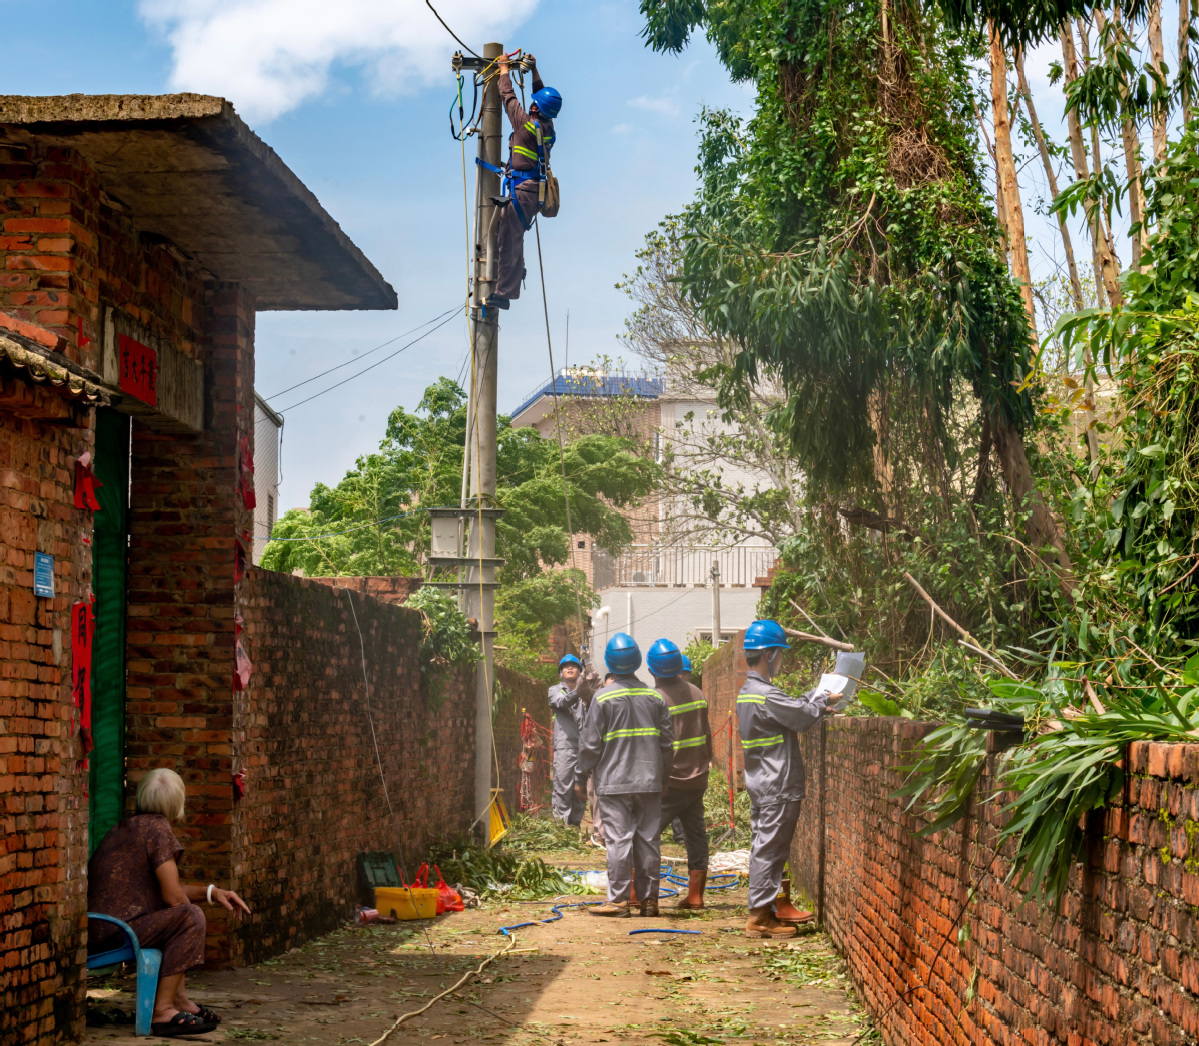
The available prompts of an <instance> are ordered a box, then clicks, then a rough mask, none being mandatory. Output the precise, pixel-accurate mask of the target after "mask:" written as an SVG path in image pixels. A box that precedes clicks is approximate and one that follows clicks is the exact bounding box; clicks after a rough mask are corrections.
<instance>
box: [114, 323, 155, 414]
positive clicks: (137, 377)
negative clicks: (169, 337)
mask: <svg viewBox="0 0 1199 1046" xmlns="http://www.w3.org/2000/svg"><path fill="white" fill-rule="evenodd" d="M117 345H118V352H119V357H120V386H121V391H122V392H127V393H129V395H131V396H136V397H137V398H138V399H139V400H141V401H142V402H143V403H148V404H150V406H151V407H156V406H158V353H157V352H155V351H154V349H152V348H151V347H150V346H149V345H143V344H142V343H141V342H140V341H135V340H134V339H133V338H131V337H129V335H128V334H120V335H118V336H117Z"/></svg>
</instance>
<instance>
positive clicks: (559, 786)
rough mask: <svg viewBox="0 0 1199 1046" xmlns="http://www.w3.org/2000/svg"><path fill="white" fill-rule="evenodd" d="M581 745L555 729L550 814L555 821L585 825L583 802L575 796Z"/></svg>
mask: <svg viewBox="0 0 1199 1046" xmlns="http://www.w3.org/2000/svg"><path fill="white" fill-rule="evenodd" d="M578 761H579V743H578V742H577V741H575V742H573V743H572V742H570V741H568V740H567V739H566V738H564V737H563V736H562V735H561V734H560V733H559V732H558V730H557V728H556V727H555V729H554V790H553V797H552V799H551V800H550V812H551V813H552V814H553V817H554V820H555V821H565V822H566V823H567V824H573V825H576V826H577V825H580V824H582V823H583V800H582V799H580V798H578V797H577V796H576V795H575V781H576V779H577V778H578V772H577V771H576V769H575V764H577V763H578Z"/></svg>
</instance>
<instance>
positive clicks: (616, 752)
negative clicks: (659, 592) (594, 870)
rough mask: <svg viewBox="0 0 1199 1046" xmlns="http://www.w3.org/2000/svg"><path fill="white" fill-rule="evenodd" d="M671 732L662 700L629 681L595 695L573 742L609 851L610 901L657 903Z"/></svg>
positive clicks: (633, 678) (629, 677)
mask: <svg viewBox="0 0 1199 1046" xmlns="http://www.w3.org/2000/svg"><path fill="white" fill-rule="evenodd" d="M673 751H674V729H673V727H672V726H671V722H670V711H669V709H667V707H666V702H665V701H663V700H662V695H661V694H659V693H658V692H657V691H656V690H651V689H650V688H649V687H647V686H645V684H644V683H642V682H641V680H640V679H638V678H637V677H636V676H635V675H627V676H617V677H616V678H615V679H614V680H613V681H612V682H611V683H609V684H608V685H607V686H606V687H604V688H603V689H602V690H599V691H597V692H596V694H595V697H594V698H593V699H592V701H591V706H590V707H589V708H588V709H587V717H586V719H585V721H584V723H583V730H582V733H581V734H580V737H579V757H578V765H577V773H578V780H579V783H580V784H582V783H583V781H584V780H585V779H586V776H587V774H588V773H593V774H594V780H595V790H596V792H597V794H598V795H599V801H600V809H601V810H602V811H603V818H604V840H605V842H606V844H607V848H608V900H609V901H614V902H627V901H628V900H629V886H630V880H631V883H632V885H634V886H635V887H636V889H637V900H638V901H642V902H644V901H649V900H657V897H658V870H659V868H660V866H661V863H662V846H661V817H662V784H663V782H664V781H665V779H666V774H667V772H668V771H669V767H670V764H671V757H672V755H673Z"/></svg>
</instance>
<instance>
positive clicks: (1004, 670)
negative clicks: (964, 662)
mask: <svg viewBox="0 0 1199 1046" xmlns="http://www.w3.org/2000/svg"><path fill="white" fill-rule="evenodd" d="M958 642H959V643H960V644H961V645H962V646H964V647H965V648H966V649H967V650H973V651H974V653H976V654H979V655H981V656H982V657H985V658H986V659H987V660H988V661H990V662H991V664H993V665H995V666H996V667H997V668H998V669H999V671H1000V672H1002V673H1003V674H1004V675H1005V676H1007V677H1008V679H1015V680H1016V681H1017V682H1018V681H1019V679H1020V677H1019V676H1018V675H1016V673H1015V672H1013V671H1012V670H1011V669H1010V668H1008V666H1007V665H1005V664H1004V663H1003V662H1002V661H1000V660H999V658H997V657H996V656H995V655H994V654H988V653H987V652H986V651H985V650H984V649H983V648H982V647H980V646H975V645H974V644H973V643H967V642H966V641H965V640H964V639H959V640H958Z"/></svg>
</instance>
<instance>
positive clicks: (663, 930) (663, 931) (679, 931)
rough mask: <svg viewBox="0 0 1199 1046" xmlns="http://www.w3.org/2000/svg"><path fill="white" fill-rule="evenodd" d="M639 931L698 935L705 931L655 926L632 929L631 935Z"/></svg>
mask: <svg viewBox="0 0 1199 1046" xmlns="http://www.w3.org/2000/svg"><path fill="white" fill-rule="evenodd" d="M639 933H690V934H695V935H696V936H697V937H698V936H699V935H700V934H701V933H703V930H666V929H658V928H654V929H647V930H630V931H629V936H630V937H632V936H634V935H636V934H639Z"/></svg>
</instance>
